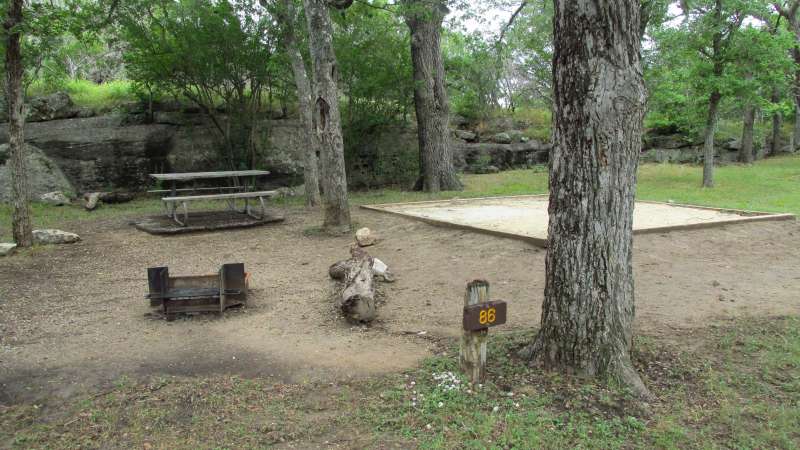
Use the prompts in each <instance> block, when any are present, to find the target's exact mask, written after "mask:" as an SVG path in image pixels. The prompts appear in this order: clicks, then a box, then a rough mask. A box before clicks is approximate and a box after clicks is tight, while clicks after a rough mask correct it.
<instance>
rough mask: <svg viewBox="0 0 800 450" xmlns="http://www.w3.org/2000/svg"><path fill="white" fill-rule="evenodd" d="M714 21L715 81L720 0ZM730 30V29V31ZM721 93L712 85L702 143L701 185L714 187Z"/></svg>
mask: <svg viewBox="0 0 800 450" xmlns="http://www.w3.org/2000/svg"><path fill="white" fill-rule="evenodd" d="M714 23H715V24H716V25H717V27H718V28H717V30H716V31H715V32H714V36H713V37H712V41H711V62H712V64H713V66H714V69H713V70H714V77H715V82H719V81H718V80H719V79H720V77H722V71H723V69H724V61H723V54H722V53H723V50H722V47H723V46H722V26H723V16H722V0H715V2H714ZM731 32H732V31H731ZM721 99H722V94H720V92H719V88H717V87H714V89H713V90H712V91H711V95H710V96H709V98H708V118H707V119H706V132H705V139H704V143H703V187H708V188H710V187H714V134H715V133H716V131H717V118H718V115H719V102H720V100H721Z"/></svg>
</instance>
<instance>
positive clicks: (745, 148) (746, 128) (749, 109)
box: [738, 103, 756, 164]
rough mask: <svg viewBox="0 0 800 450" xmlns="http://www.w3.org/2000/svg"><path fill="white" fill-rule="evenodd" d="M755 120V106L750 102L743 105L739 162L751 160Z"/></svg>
mask: <svg viewBox="0 0 800 450" xmlns="http://www.w3.org/2000/svg"><path fill="white" fill-rule="evenodd" d="M755 122H756V108H755V106H753V104H752V103H748V104H746V105H745V106H744V119H743V121H742V144H741V146H740V147H739V155H738V156H739V162H743V163H746V164H750V163H752V162H753V126H754V125H755Z"/></svg>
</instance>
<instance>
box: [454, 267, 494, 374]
mask: <svg viewBox="0 0 800 450" xmlns="http://www.w3.org/2000/svg"><path fill="white" fill-rule="evenodd" d="M488 301H489V282H488V281H485V280H474V281H471V282H469V283H467V291H466V293H465V294H464V306H471V305H477V304H479V303H486V302H488ZM488 335H489V329H488V328H484V329H482V330H477V331H467V330H464V331H463V333H462V335H461V349H460V351H459V355H458V359H459V362H460V364H461V370H462V372H464V374H466V375H467V377H469V379H470V381H471V382H472V383H473V384H474V383H483V380H484V378H486V339H487V337H488Z"/></svg>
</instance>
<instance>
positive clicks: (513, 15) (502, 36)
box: [497, 0, 528, 44]
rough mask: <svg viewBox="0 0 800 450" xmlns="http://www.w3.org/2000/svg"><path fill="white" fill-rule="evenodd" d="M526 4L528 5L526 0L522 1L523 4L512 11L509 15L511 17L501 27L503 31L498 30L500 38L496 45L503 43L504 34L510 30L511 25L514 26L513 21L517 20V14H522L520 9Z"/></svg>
mask: <svg viewBox="0 0 800 450" xmlns="http://www.w3.org/2000/svg"><path fill="white" fill-rule="evenodd" d="M527 4H528V0H523V2H522V3H520V5H519V6H518V7H517V9H516V10H515V11H514V13H513V14H511V17H510V18H509V19H508V23H506V24H505V26H504V27H503V29H502V30H500V37H499V38H497V43H498V44H500V43H501V42H503V39H504V38H505V35H506V32H507V31H508V29H509V28H511V26H512V25H514V21H515V20H517V16H518V15H519V13H521V12H522V9H523V8H525V6H526V5H527Z"/></svg>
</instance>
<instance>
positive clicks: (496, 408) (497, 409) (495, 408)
mask: <svg viewBox="0 0 800 450" xmlns="http://www.w3.org/2000/svg"><path fill="white" fill-rule="evenodd" d="M497 411H500V407H499V406H495V407H494V408H492V412H497Z"/></svg>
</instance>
